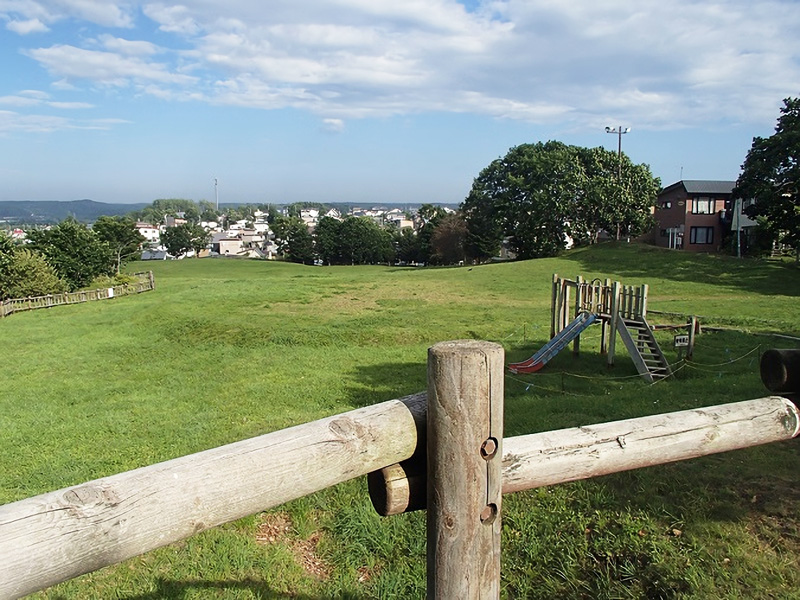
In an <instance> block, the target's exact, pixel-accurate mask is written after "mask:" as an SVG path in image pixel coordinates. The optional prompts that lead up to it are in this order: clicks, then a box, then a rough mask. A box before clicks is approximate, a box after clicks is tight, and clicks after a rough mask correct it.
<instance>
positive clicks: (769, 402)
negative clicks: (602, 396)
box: [503, 396, 800, 493]
mask: <svg viewBox="0 0 800 600" xmlns="http://www.w3.org/2000/svg"><path fill="white" fill-rule="evenodd" d="M798 431H800V416H799V415H798V410H797V407H795V405H794V404H792V403H791V402H790V401H789V400H787V399H786V398H781V397H775V396H772V397H767V398H759V399H757V400H748V401H745V402H735V403H731V404H722V405H718V406H711V407H708V408H698V409H695V410H685V411H680V412H674V413H667V414H662V415H653V416H650V417H640V418H637V419H626V420H624V421H616V422H612V423H603V424H600V425H589V426H586V427H575V428H572V429H562V430H560V431H549V432H546V433H537V434H532V435H526V436H520V437H516V438H509V439H507V440H506V441H505V443H506V450H505V454H504V456H503V492H504V493H510V492H516V491H520V490H526V489H531V488H535V487H541V486H546V485H552V484H554V483H564V482H567V481H576V480H578V479H588V478H590V477H597V476H599V475H607V474H609V473H616V472H619V471H627V470H630V469H638V468H641V467H648V466H653V465H660V464H665V463H669V462H675V461H679V460H686V459H689V458H697V457H699V456H705V455H707V454H715V453H718V452H727V451H729V450H737V449H740V448H747V447H749V446H755V445H758V444H767V443H770V442H776V441H780V440H786V439H791V438H793V437H795V436H796V435H797V434H798Z"/></svg>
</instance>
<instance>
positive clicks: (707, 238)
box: [689, 227, 714, 244]
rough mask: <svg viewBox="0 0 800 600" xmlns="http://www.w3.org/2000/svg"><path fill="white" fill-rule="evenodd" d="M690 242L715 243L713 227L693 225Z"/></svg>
mask: <svg viewBox="0 0 800 600" xmlns="http://www.w3.org/2000/svg"><path fill="white" fill-rule="evenodd" d="M689 242H690V243H692V244H713V243H714V228H713V227H692V229H691V231H690V232H689Z"/></svg>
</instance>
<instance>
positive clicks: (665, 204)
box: [661, 200, 672, 209]
mask: <svg viewBox="0 0 800 600" xmlns="http://www.w3.org/2000/svg"><path fill="white" fill-rule="evenodd" d="M661 208H664V209H670V208H672V200H666V201H664V202H662V203H661Z"/></svg>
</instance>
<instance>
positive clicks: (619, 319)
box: [508, 274, 694, 383]
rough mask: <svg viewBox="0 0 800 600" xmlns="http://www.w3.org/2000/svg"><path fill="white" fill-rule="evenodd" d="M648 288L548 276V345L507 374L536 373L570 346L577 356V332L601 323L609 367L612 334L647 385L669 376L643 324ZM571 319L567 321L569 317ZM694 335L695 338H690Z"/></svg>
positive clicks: (602, 349)
mask: <svg viewBox="0 0 800 600" xmlns="http://www.w3.org/2000/svg"><path fill="white" fill-rule="evenodd" d="M647 292H648V286H647V284H643V285H640V286H631V285H622V284H621V283H620V282H619V281H611V280H610V279H605V280H603V281H601V280H600V279H592V280H589V281H586V280H584V279H583V278H582V277H581V276H578V277H576V278H575V280H574V281H573V280H571V279H564V278H562V277H559V276H558V274H554V275H553V285H552V291H551V297H550V341H549V342H547V344H545V345H544V346H543V347H542V348H541V349H540V350H539V351H538V352H537V353H536V354H534V355H533V356H531V357H530V358H529V359H527V360H524V361H522V362H518V363H512V364H509V365H508V369H509V370H510V371H511V372H512V373H535V372H537V371H539V370H540V369H541V368H542V367H543V366H544V365H545V364H547V362H548V361H549V360H550V359H552V358H553V357H554V356H555V355H556V354H558V353H559V352H560V351H561V350H563V349H564V348H566V347H567V346H568V345H569V344H570V342H571V343H572V345H573V346H572V349H573V353H574V354H575V355H578V354H579V353H580V342H581V333H582V332H583V331H585V330H586V329H587V328H588V327H589V326H590V325H592V324H594V323H596V322H598V321H599V322H600V326H601V328H602V333H601V336H600V353H601V354H605V355H606V356H607V357H608V359H607V360H608V365H609V366H613V364H614V352H615V347H616V339H617V333H619V337H620V338H621V339H622V342H623V344H625V348H626V349H627V350H628V353H629V354H630V356H631V359H632V360H633V363H634V365H636V370H637V371H638V372H639V374H640V375H641V376H642V377H643V378H644V379H645V380H646V381H647V382H649V383H653V382H654V381H658V380H660V379H664V378H665V377H669V376H670V375H671V374H672V371H671V370H670V366H669V363H668V362H667V359H666V358H665V357H664V353H663V352H662V351H661V348H660V347H659V345H658V342H657V341H656V339H655V337H654V335H653V330H652V328H651V327H650V324H649V323H648V322H647ZM570 314H571V315H572V316H570ZM690 335H692V336H693V335H694V333H693V332H692V333H690Z"/></svg>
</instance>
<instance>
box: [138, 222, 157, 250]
mask: <svg viewBox="0 0 800 600" xmlns="http://www.w3.org/2000/svg"><path fill="white" fill-rule="evenodd" d="M136 229H137V230H138V231H139V233H140V234H141V235H142V237H143V238H144V239H146V240H147V242H148V243H149V244H157V243H158V242H159V239H160V238H159V235H160V231H159V229H158V227H157V226H155V225H151V224H150V223H145V222H143V221H139V222H138V223H136Z"/></svg>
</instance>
